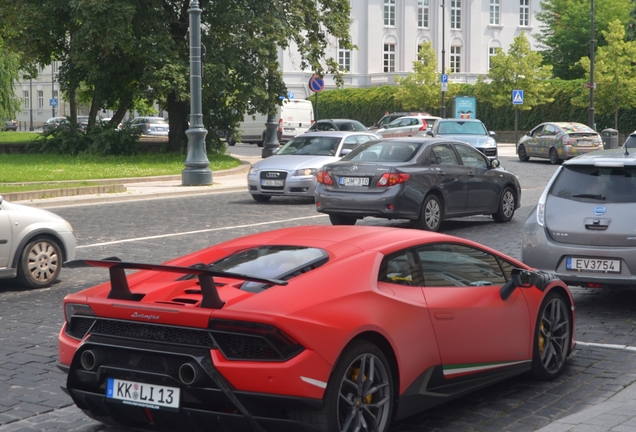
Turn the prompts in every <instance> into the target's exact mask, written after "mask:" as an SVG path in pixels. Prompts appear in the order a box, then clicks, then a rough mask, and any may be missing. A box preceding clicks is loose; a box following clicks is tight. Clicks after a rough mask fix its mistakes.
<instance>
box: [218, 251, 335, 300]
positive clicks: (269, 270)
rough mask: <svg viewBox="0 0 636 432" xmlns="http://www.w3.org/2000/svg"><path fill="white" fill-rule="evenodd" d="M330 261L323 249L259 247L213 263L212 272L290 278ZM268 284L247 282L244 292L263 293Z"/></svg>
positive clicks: (243, 286)
mask: <svg viewBox="0 0 636 432" xmlns="http://www.w3.org/2000/svg"><path fill="white" fill-rule="evenodd" d="M327 260H328V255H327V252H325V251H324V250H322V249H317V248H309V247H304V246H259V247H255V248H251V249H247V250H243V251H240V252H237V253H235V254H232V255H230V256H228V257H226V258H223V259H222V260H220V261H217V262H215V263H212V264H210V269H211V270H216V271H222V272H230V273H238V274H242V275H248V276H255V277H262V278H266V279H283V280H287V279H291V278H293V277H295V276H298V275H301V274H303V273H307V272H308V271H310V270H313V269H314V268H317V267H320V266H321V265H323V264H324V263H326V262H327ZM266 288H268V285H265V284H262V283H258V282H245V283H244V284H243V285H242V286H241V289H243V290H245V291H250V292H260V291H262V290H264V289H266Z"/></svg>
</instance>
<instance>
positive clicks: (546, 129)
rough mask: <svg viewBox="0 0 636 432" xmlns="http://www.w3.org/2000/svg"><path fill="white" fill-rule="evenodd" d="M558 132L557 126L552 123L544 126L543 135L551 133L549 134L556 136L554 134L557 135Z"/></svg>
mask: <svg viewBox="0 0 636 432" xmlns="http://www.w3.org/2000/svg"><path fill="white" fill-rule="evenodd" d="M556 134H557V130H556V128H555V127H554V126H552V125H546V126H545V127H544V128H543V135H544V136H547V135H549V136H554V135H556Z"/></svg>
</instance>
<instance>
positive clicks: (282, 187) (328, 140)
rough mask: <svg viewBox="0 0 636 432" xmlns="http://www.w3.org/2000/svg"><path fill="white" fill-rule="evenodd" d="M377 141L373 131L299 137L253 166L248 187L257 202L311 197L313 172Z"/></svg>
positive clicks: (313, 180) (318, 133) (339, 132)
mask: <svg viewBox="0 0 636 432" xmlns="http://www.w3.org/2000/svg"><path fill="white" fill-rule="evenodd" d="M377 138H379V137H378V135H376V134H375V133H373V132H341V131H338V132H336V131H331V132H313V133H305V134H301V135H298V136H297V137H295V138H293V139H292V140H291V141H288V142H287V143H286V144H285V145H284V146H283V147H281V148H280V149H279V150H278V151H277V152H276V154H275V155H274V156H270V157H268V158H266V159H263V160H262V161H259V162H256V163H255V164H254V165H252V168H251V169H250V171H249V173H248V175H247V188H248V191H249V193H250V194H252V198H254V199H255V200H256V201H260V202H265V201H269V200H270V198H271V197H273V196H295V197H310V198H313V197H314V189H315V188H316V173H317V172H318V170H319V169H320V168H322V166H323V165H324V164H326V163H330V162H335V161H338V160H340V158H341V157H342V156H344V155H345V154H347V153H348V152H350V151H351V150H353V149H354V148H356V147H357V146H359V145H360V144H363V143H365V142H367V141H370V140H374V139H377Z"/></svg>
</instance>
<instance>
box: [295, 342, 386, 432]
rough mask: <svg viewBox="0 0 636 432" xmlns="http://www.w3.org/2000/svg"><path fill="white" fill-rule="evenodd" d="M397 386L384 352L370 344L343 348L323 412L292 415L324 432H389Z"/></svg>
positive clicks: (352, 344) (358, 343) (329, 384)
mask: <svg viewBox="0 0 636 432" xmlns="http://www.w3.org/2000/svg"><path fill="white" fill-rule="evenodd" d="M394 393H395V385H394V382H393V376H392V375H391V369H390V366H389V362H388V361H387V359H386V357H385V356H384V354H383V353H382V351H381V350H380V349H379V348H378V347H377V346H375V345H373V344H372V343H370V342H367V341H361V340H358V341H353V342H352V343H351V344H350V345H349V346H348V347H346V348H345V349H344V351H343V352H342V354H341V355H340V359H339V360H338V363H337V364H336V367H335V368H334V370H333V372H332V373H331V376H330V377H329V383H328V384H327V389H326V390H325V396H324V403H323V406H322V408H321V409H320V410H314V411H309V410H306V411H302V412H296V413H293V417H294V418H295V419H296V420H300V421H303V422H305V423H311V424H312V425H313V426H315V427H316V428H318V430H320V431H322V432H353V431H361V432H372V431H373V432H375V431H377V432H388V430H389V427H390V426H391V418H392V416H393V406H394V400H395V395H394Z"/></svg>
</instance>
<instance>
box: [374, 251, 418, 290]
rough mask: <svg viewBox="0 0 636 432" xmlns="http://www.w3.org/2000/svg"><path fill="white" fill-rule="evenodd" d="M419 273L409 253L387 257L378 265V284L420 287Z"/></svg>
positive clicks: (399, 253)
mask: <svg viewBox="0 0 636 432" xmlns="http://www.w3.org/2000/svg"><path fill="white" fill-rule="evenodd" d="M421 279H422V278H421V273H420V272H419V271H418V269H417V265H416V264H415V259H414V258H413V255H412V254H411V253H410V252H409V251H401V252H398V253H395V254H393V255H389V256H387V257H386V258H384V260H382V264H380V272H379V274H378V281H379V282H388V283H392V284H397V285H407V286H421V285H422V284H421Z"/></svg>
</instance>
